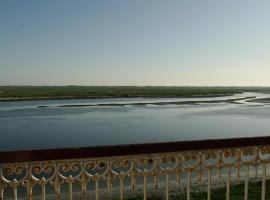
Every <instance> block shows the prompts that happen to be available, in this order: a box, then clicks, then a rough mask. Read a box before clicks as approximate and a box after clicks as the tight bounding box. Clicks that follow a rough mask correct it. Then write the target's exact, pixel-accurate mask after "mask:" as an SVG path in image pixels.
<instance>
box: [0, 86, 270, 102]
mask: <svg viewBox="0 0 270 200" xmlns="http://www.w3.org/2000/svg"><path fill="white" fill-rule="evenodd" d="M262 91H263V92H270V87H197V86H196V87H191V86H168V87H166V86H143V87H140V86H0V99H9V98H10V99H12V98H13V99H15V100H16V99H39V98H106V97H197V96H222V95H230V94H235V93H241V92H262Z"/></svg>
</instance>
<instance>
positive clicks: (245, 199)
mask: <svg viewBox="0 0 270 200" xmlns="http://www.w3.org/2000/svg"><path fill="white" fill-rule="evenodd" d="M248 182H249V166H246V174H245V196H244V200H248Z"/></svg>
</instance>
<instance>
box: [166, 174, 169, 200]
mask: <svg viewBox="0 0 270 200" xmlns="http://www.w3.org/2000/svg"><path fill="white" fill-rule="evenodd" d="M169 185H170V180H169V173H167V174H166V200H169Z"/></svg>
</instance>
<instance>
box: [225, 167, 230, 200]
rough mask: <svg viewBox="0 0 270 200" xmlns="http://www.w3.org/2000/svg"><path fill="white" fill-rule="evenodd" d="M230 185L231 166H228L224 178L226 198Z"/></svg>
mask: <svg viewBox="0 0 270 200" xmlns="http://www.w3.org/2000/svg"><path fill="white" fill-rule="evenodd" d="M230 186H231V167H228V172H227V178H226V200H230Z"/></svg>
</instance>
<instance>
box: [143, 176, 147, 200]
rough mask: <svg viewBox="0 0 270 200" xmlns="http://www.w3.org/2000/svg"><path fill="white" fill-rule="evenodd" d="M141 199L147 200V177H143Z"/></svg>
mask: <svg viewBox="0 0 270 200" xmlns="http://www.w3.org/2000/svg"><path fill="white" fill-rule="evenodd" d="M143 199H144V200H147V175H146V174H145V175H144V176H143Z"/></svg>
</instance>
